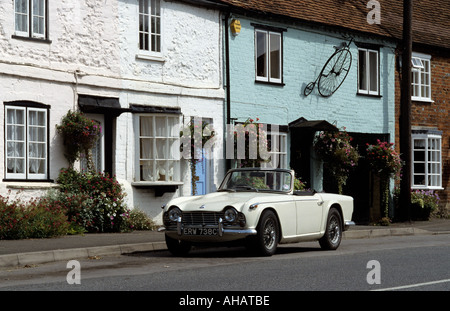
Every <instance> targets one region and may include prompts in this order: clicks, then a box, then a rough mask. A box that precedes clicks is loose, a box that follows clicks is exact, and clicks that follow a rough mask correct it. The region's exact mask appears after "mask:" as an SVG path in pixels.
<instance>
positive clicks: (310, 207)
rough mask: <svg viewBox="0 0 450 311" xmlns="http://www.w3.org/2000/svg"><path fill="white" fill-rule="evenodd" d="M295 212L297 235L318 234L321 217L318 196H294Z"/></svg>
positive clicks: (320, 201)
mask: <svg viewBox="0 0 450 311" xmlns="http://www.w3.org/2000/svg"><path fill="white" fill-rule="evenodd" d="M293 197H294V201H295V207H296V210H297V235H309V234H314V233H318V232H320V228H321V224H322V215H323V206H322V205H323V201H322V198H321V197H320V195H319V194H317V193H316V194H314V195H294V196H293Z"/></svg>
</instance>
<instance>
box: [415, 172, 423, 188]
mask: <svg viewBox="0 0 450 311" xmlns="http://www.w3.org/2000/svg"><path fill="white" fill-rule="evenodd" d="M413 182H414V185H415V186H424V185H425V175H414V180H413Z"/></svg>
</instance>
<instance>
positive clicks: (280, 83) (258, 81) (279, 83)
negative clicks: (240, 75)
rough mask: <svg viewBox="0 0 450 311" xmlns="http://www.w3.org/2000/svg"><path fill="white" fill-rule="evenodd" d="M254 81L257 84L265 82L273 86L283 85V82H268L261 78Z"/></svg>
mask: <svg viewBox="0 0 450 311" xmlns="http://www.w3.org/2000/svg"><path fill="white" fill-rule="evenodd" d="M255 83H257V84H267V85H274V86H281V87H283V86H285V84H284V83H283V82H269V81H261V80H255Z"/></svg>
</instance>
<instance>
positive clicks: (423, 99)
mask: <svg viewBox="0 0 450 311" xmlns="http://www.w3.org/2000/svg"><path fill="white" fill-rule="evenodd" d="M411 101H412V102H418V103H424V104H427V103H428V104H432V103H434V100H432V99H431V98H419V97H411Z"/></svg>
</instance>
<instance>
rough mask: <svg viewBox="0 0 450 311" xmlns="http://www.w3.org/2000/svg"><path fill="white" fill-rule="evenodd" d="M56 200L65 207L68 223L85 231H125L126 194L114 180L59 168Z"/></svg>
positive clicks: (98, 174)
mask: <svg viewBox="0 0 450 311" xmlns="http://www.w3.org/2000/svg"><path fill="white" fill-rule="evenodd" d="M57 182H58V183H59V184H60V194H59V195H58V200H59V201H60V202H61V204H62V205H64V206H65V207H66V213H67V217H68V219H69V221H70V222H71V223H75V224H77V225H78V226H81V227H83V228H85V229H86V230H87V231H88V232H121V231H124V230H126V229H127V228H126V222H125V218H126V216H127V215H128V214H127V213H128V211H129V210H128V208H127V207H126V204H125V201H124V198H125V193H124V191H123V189H122V187H121V185H120V184H119V183H118V182H117V180H116V179H115V178H114V177H112V178H111V177H109V176H108V175H105V174H103V173H93V172H78V171H76V170H74V169H62V170H61V172H60V174H59V176H58V179H57Z"/></svg>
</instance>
